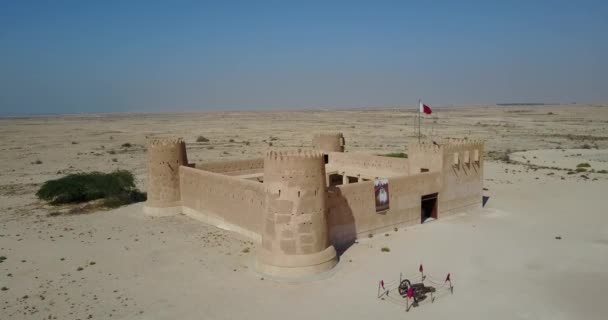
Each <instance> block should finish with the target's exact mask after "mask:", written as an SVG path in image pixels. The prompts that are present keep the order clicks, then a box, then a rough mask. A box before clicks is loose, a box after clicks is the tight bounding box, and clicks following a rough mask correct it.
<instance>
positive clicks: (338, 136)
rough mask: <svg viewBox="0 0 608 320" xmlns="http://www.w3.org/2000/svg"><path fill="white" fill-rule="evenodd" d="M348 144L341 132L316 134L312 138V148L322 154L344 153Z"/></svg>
mask: <svg viewBox="0 0 608 320" xmlns="http://www.w3.org/2000/svg"><path fill="white" fill-rule="evenodd" d="M345 144H346V142H345V140H344V135H343V134H342V133H341V132H321V133H316V134H315V135H314V136H313V138H312V146H313V148H314V149H316V150H320V151H322V152H325V153H328V152H344V146H345Z"/></svg>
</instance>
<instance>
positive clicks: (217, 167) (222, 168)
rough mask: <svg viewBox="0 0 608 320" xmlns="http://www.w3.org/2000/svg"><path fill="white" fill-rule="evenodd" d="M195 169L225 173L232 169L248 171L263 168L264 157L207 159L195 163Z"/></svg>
mask: <svg viewBox="0 0 608 320" xmlns="http://www.w3.org/2000/svg"><path fill="white" fill-rule="evenodd" d="M195 167H196V168H197V169H201V170H205V171H211V172H217V173H220V172H221V173H226V172H234V171H248V170H255V169H263V168H264V159H263V158H255V159H245V160H230V161H209V162H201V163H197V164H196V166H195Z"/></svg>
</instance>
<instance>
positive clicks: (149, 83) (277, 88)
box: [0, 0, 608, 115]
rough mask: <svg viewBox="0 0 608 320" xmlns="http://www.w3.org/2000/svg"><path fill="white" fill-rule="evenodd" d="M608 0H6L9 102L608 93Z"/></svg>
mask: <svg viewBox="0 0 608 320" xmlns="http://www.w3.org/2000/svg"><path fill="white" fill-rule="evenodd" d="M607 59H608V1H534V0H528V1H502V2H500V3H499V2H498V1H487V0H486V1H474V2H471V1H445V2H440V1H421V0H417V1H355V0H351V1H318V2H317V1H297V2H296V1H287V0H283V1H272V2H270V1H269V2H265V1H253V0H252V1H216V2H205V1H152V0H148V1H134V0H133V1H127V0H125V1H50V0H49V1H44V0H40V1H25V0H15V1H9V0H0V114H4V115H7V114H31V113H76V112H117V111H184V110H210V109H212V110H217V109H260V108H264V109H267V108H306V107H313V108H314V107H358V106H397V105H413V104H415V103H416V102H417V100H418V98H419V97H421V98H423V99H424V101H425V102H427V103H428V104H430V105H439V104H443V105H445V104H485V103H496V102H562V103H564V102H573V101H577V102H608V60H607Z"/></svg>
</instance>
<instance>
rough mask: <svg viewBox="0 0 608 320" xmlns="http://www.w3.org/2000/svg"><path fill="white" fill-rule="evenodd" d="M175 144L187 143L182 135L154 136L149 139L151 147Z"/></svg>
mask: <svg viewBox="0 0 608 320" xmlns="http://www.w3.org/2000/svg"><path fill="white" fill-rule="evenodd" d="M175 144H183V145H185V144H186V143H185V142H184V139H183V138H182V137H154V138H150V139H149V140H148V145H149V146H150V147H156V146H169V145H175Z"/></svg>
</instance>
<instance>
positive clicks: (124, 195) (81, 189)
mask: <svg viewBox="0 0 608 320" xmlns="http://www.w3.org/2000/svg"><path fill="white" fill-rule="evenodd" d="M36 196H37V197H38V198H40V199H42V200H46V201H49V202H50V203H51V204H62V203H78V202H87V201H91V200H97V199H104V201H103V205H104V206H106V207H110V208H113V207H118V206H121V205H125V204H129V203H134V202H140V201H145V200H146V194H145V193H143V192H141V191H139V190H138V189H137V188H136V187H135V178H134V177H133V174H132V173H131V172H129V171H126V170H116V171H114V172H111V173H102V172H96V171H95V172H88V173H74V174H70V175H67V176H65V177H62V178H59V179H55V180H49V181H47V182H45V183H44V184H42V186H41V187H40V189H39V190H38V192H36Z"/></svg>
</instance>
